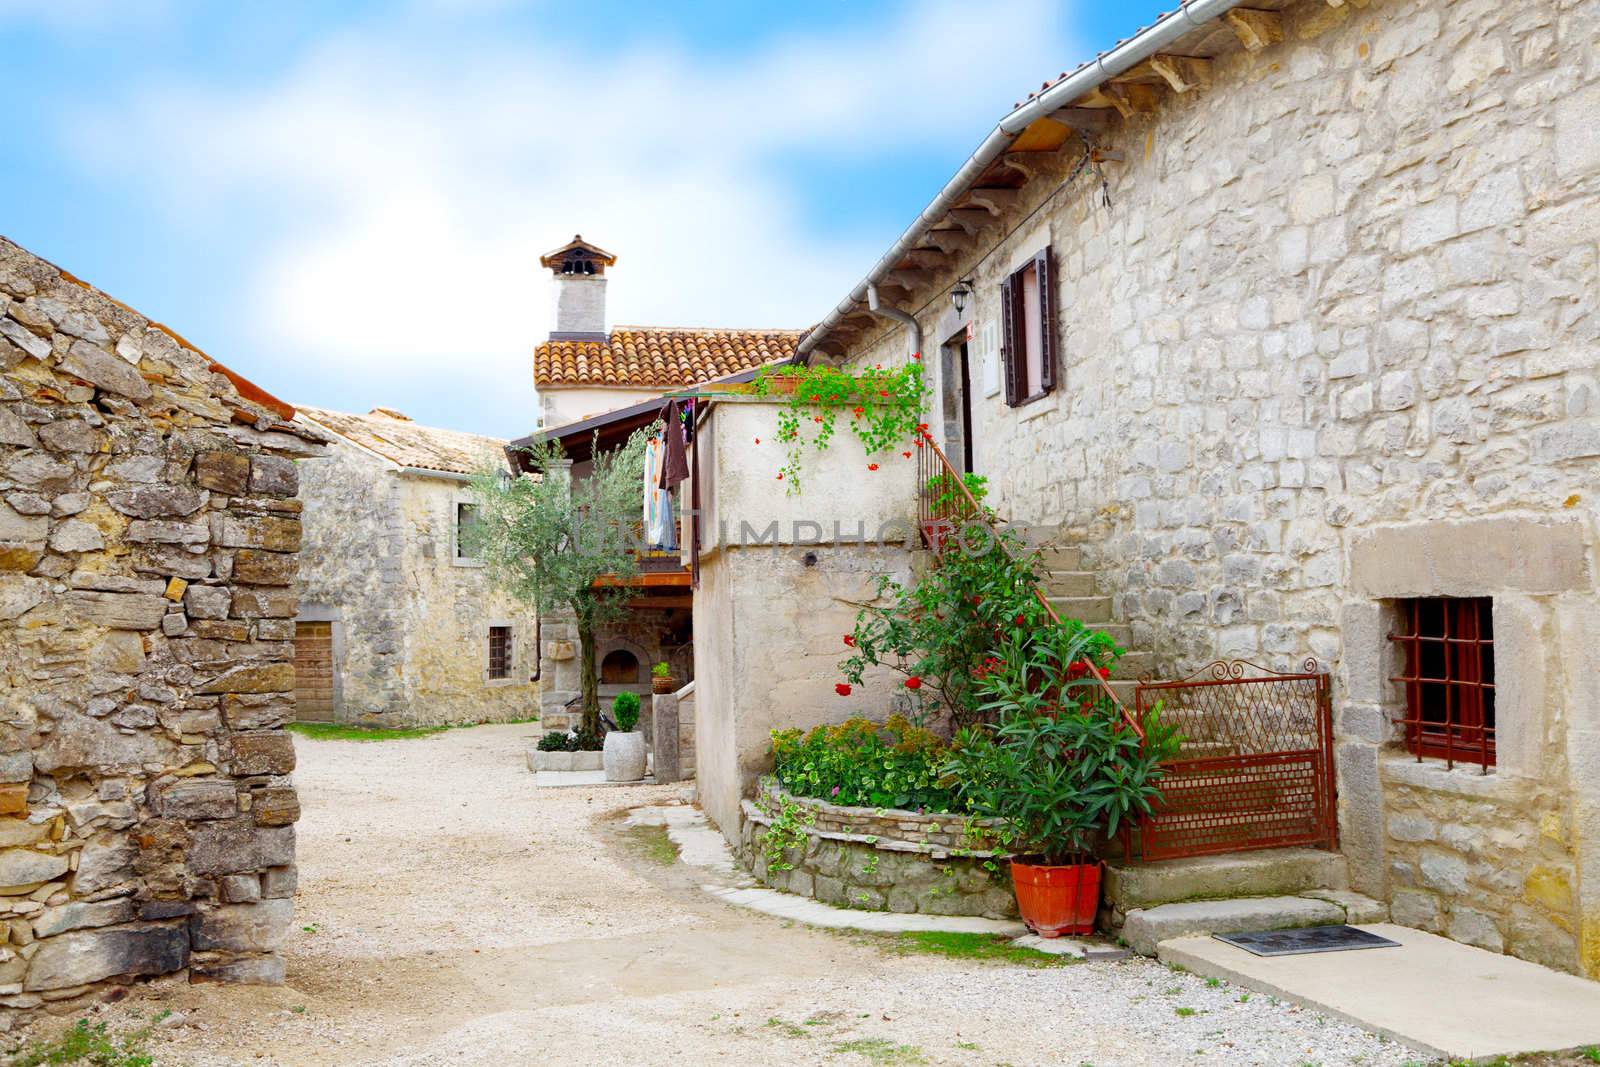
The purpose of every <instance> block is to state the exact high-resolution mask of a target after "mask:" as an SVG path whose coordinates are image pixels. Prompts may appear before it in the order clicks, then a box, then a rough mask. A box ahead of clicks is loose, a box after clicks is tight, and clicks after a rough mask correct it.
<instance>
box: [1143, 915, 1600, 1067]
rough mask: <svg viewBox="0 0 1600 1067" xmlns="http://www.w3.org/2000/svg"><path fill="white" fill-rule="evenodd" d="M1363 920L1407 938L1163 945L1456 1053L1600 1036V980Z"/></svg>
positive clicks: (1341, 1015) (1195, 968)
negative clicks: (1314, 944)
mask: <svg viewBox="0 0 1600 1067" xmlns="http://www.w3.org/2000/svg"><path fill="white" fill-rule="evenodd" d="M1362 929H1364V930H1370V931H1371V932H1372V933H1374V934H1377V935H1379V936H1380V937H1387V938H1388V939H1390V940H1391V941H1398V942H1399V943H1400V946H1401V947H1400V948H1378V949H1363V950H1360V951H1353V952H1320V953H1310V954H1303V955H1298V956H1268V957H1262V956H1252V955H1251V954H1250V953H1248V952H1245V951H1244V950H1243V949H1239V948H1235V947H1234V946H1232V945H1226V944H1223V943H1222V942H1221V941H1217V940H1215V939H1214V938H1210V937H1183V938H1177V939H1174V940H1169V941H1163V942H1162V943H1161V944H1160V945H1159V947H1158V952H1157V955H1158V957H1159V958H1160V960H1161V961H1162V962H1163V963H1167V964H1173V965H1177V966H1181V967H1184V968H1185V969H1187V970H1189V971H1192V972H1194V973H1195V974H1198V975H1201V976H1202V977H1206V978H1220V979H1222V980H1224V981H1227V982H1231V983H1233V984H1235V985H1238V986H1240V987H1242V988H1244V989H1250V990H1254V991H1255V992H1258V993H1263V994H1266V995H1268V996H1274V997H1279V998H1281V999H1283V1000H1287V1001H1291V1002H1293V1003H1295V1004H1300V1005H1303V1006H1304V1007H1308V1008H1312V1009H1314V1010H1316V1011H1320V1012H1323V1013H1325V1014H1328V1015H1331V1016H1333V1017H1335V1018H1338V1019H1343V1020H1345V1021H1346V1022H1350V1023H1354V1024H1355V1025H1357V1026H1360V1027H1363V1028H1364V1029H1367V1030H1371V1031H1373V1032H1375V1033H1379V1034H1383V1035H1385V1036H1386V1037H1390V1038H1393V1039H1394V1040H1396V1041H1399V1042H1401V1043H1402V1044H1405V1045H1409V1046H1410V1047H1412V1048H1414V1049H1417V1050H1418V1051H1420V1052H1422V1053H1424V1054H1425V1055H1428V1056H1437V1057H1439V1058H1441V1059H1448V1060H1450V1061H1451V1062H1457V1061H1464V1060H1478V1059H1487V1058H1490V1057H1498V1056H1516V1055H1518V1054H1521V1053H1528V1052H1547V1051H1554V1050H1559V1049H1571V1048H1579V1047H1583V1046H1587V1045H1592V1044H1596V1043H1600V982H1592V981H1589V980H1588V979H1585V978H1579V977H1577V976H1576V975H1570V974H1563V973H1561V972H1560V971H1553V970H1550V969H1549V968H1547V967H1541V966H1539V965H1538V964H1536V963H1529V962H1528V961H1526V960H1519V959H1517V958H1516V957H1514V956H1503V955H1501V954H1499V953H1496V952H1488V951H1486V950H1484V949H1480V948H1473V947H1472V946H1470V945H1463V944H1461V943H1459V942H1456V941H1451V940H1449V939H1448V938H1443V937H1440V936H1438V935H1437V934H1430V933H1427V932H1425V931H1422V930H1413V929H1411V928H1410V927H1406V926H1395V925H1392V924H1389V923H1375V924H1371V925H1363V926H1362Z"/></svg>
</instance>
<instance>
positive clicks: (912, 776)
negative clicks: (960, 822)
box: [772, 715, 963, 811]
mask: <svg viewBox="0 0 1600 1067" xmlns="http://www.w3.org/2000/svg"><path fill="white" fill-rule="evenodd" d="M772 753H773V758H774V770H775V772H776V775H777V778H778V782H779V784H780V785H782V786H783V788H784V789H786V790H787V791H788V792H790V793H791V794H793V795H795V796H802V797H816V798H817V799H819V800H825V801H827V802H828V803H830V804H843V805H846V806H849V807H869V808H906V809H911V810H916V809H919V808H920V809H924V810H927V811H960V810H963V809H962V808H961V807H959V806H958V802H957V799H956V794H955V791H954V783H952V782H948V781H946V780H945V779H944V773H943V770H942V768H943V766H944V764H945V763H946V762H947V761H948V759H949V757H950V748H949V746H948V745H947V744H946V743H945V742H944V741H943V740H942V739H941V738H939V737H938V735H936V734H934V733H933V732H932V731H929V730H924V729H921V728H920V727H916V726H913V725H911V723H909V722H907V721H906V719H905V718H904V717H903V716H900V715H895V716H893V717H891V718H890V719H889V721H888V722H886V723H884V724H883V725H882V726H879V725H877V724H876V723H872V722H869V721H867V720H866V719H863V718H860V717H859V716H858V717H856V718H854V719H850V720H848V721H846V722H843V723H840V724H839V725H837V726H818V727H816V728H815V729H813V730H811V731H810V732H809V733H805V734H802V733H801V732H800V731H799V730H774V731H773V732H772Z"/></svg>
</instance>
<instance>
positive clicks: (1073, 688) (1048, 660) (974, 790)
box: [945, 627, 1177, 937]
mask: <svg viewBox="0 0 1600 1067" xmlns="http://www.w3.org/2000/svg"><path fill="white" fill-rule="evenodd" d="M1087 647H1088V637H1087V636H1086V635H1085V633H1084V632H1083V631H1072V630H1070V629H1068V628H1066V627H1061V628H1055V629H1053V630H1052V631H1051V632H1050V633H1049V634H1046V635H1043V636H1042V637H1039V638H1036V639H1034V640H1031V641H1030V640H1027V639H1024V638H1014V639H1012V640H1010V641H1008V642H1007V643H1006V644H1005V646H1003V647H1002V648H1001V649H1000V650H998V651H999V652H1000V655H998V656H997V657H995V658H996V665H995V667H994V668H993V669H992V670H991V672H990V673H989V674H987V675H986V676H985V678H984V679H983V680H982V683H981V685H980V690H981V692H982V694H983V695H984V696H985V697H987V702H986V704H985V706H986V707H987V708H989V709H991V710H993V711H994V712H995V716H996V718H995V722H994V724H993V725H979V726H973V727H969V728H967V729H964V730H962V731H961V732H960V733H959V734H958V735H957V737H956V741H955V744H954V752H953V754H952V756H951V758H950V760H949V762H948V763H947V764H946V766H945V771H946V773H947V774H949V775H950V776H951V777H952V778H953V779H954V781H955V787H956V789H957V792H958V793H959V795H960V796H961V798H962V800H963V801H965V802H966V804H967V805H968V807H969V808H970V809H971V810H972V811H973V812H974V813H975V814H978V815H986V816H991V817H993V818H996V819H999V820H1000V821H1001V823H1002V825H1003V826H1004V828H1005V832H1006V834H1007V835H1008V838H1009V840H1008V842H1007V844H1008V847H1009V849H1010V851H1011V852H1012V853H1013V855H1012V859H1011V880H1012V884H1013V886H1014V888H1015V890H1016V894H1017V908H1018V910H1019V911H1020V912H1021V913H1022V920H1023V922H1025V923H1027V925H1028V928H1029V929H1031V930H1033V931H1034V932H1035V933H1037V934H1038V935H1040V936H1041V937H1060V936H1061V935H1062V934H1086V933H1090V932H1092V931H1093V930H1094V922H1095V913H1096V911H1097V909H1098V905H1099V901H1100V861H1099V859H1098V858H1097V857H1096V856H1095V854H1094V853H1095V849H1096V848H1097V847H1098V846H1099V845H1100V844H1101V842H1103V841H1104V840H1106V839H1107V838H1109V837H1111V836H1112V835H1114V834H1115V833H1116V832H1117V829H1118V827H1120V826H1122V825H1123V824H1124V823H1126V822H1128V821H1130V820H1132V819H1136V818H1139V817H1140V816H1143V815H1148V814H1149V813H1150V812H1151V809H1152V805H1153V804H1154V802H1155V800H1156V798H1157V796H1158V795H1159V785H1158V783H1159V780H1160V777H1161V763H1162V761H1163V760H1165V759H1168V758H1170V757H1171V756H1172V754H1173V753H1174V752H1175V750H1176V747H1177V741H1176V737H1175V735H1174V734H1173V732H1172V730H1171V729H1170V728H1167V727H1164V726H1162V725H1161V723H1160V722H1159V720H1158V718H1157V717H1156V716H1155V715H1154V714H1152V715H1151V716H1150V717H1149V718H1148V719H1147V720H1146V721H1145V723H1144V736H1143V737H1141V736H1140V734H1139V732H1138V731H1137V730H1135V729H1134V728H1133V726H1132V725H1130V724H1129V723H1128V722H1126V721H1125V720H1124V719H1123V718H1122V717H1121V715H1120V714H1119V713H1118V712H1117V711H1116V709H1115V708H1114V707H1113V706H1111V705H1110V703H1109V702H1108V701H1104V700H1103V699H1102V698H1101V697H1100V693H1101V690H1100V689H1099V687H1098V683H1097V681H1096V680H1095V679H1093V678H1089V677H1085V676H1084V675H1083V674H1082V673H1079V672H1074V671H1072V669H1071V668H1072V665H1073V664H1075V663H1078V662H1081V661H1082V656H1083V654H1084V652H1085V651H1086V649H1087Z"/></svg>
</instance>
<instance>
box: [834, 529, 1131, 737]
mask: <svg viewBox="0 0 1600 1067" xmlns="http://www.w3.org/2000/svg"><path fill="white" fill-rule="evenodd" d="M1040 567H1041V564H1040V560H1039V555H1038V553H1037V552H1032V551H1029V550H1027V548H1026V546H1025V545H1024V544H1023V543H1022V539H1021V538H1020V537H1018V536H1017V535H1016V534H1014V533H1011V532H1009V531H1003V532H1001V533H999V534H998V535H993V539H992V540H990V541H988V542H987V551H984V550H982V547H981V546H980V547H978V548H974V550H972V551H966V550H964V549H962V548H959V547H954V546H952V547H951V548H950V549H949V550H948V551H946V552H945V553H944V556H943V558H942V559H941V560H940V562H939V564H938V566H936V567H933V568H930V569H929V570H928V571H927V572H926V573H924V574H922V575H921V576H920V577H919V578H918V579H917V580H916V582H915V583H914V584H911V585H905V584H903V583H901V582H899V581H896V580H895V579H894V578H893V577H891V576H888V575H884V576H881V577H880V578H879V579H878V593H879V597H880V600H881V601H886V603H881V604H870V605H867V606H866V607H863V608H862V609H861V610H860V611H859V612H858V613H857V615H856V622H855V628H854V629H853V630H852V631H851V632H850V633H848V634H845V635H844V644H845V646H846V647H847V648H849V649H850V650H851V651H850V654H849V655H847V656H846V657H845V658H844V659H843V660H842V661H841V662H840V664H839V668H840V670H841V671H842V672H843V674H844V677H845V680H846V681H845V683H843V684H844V685H845V690H844V692H842V693H841V695H846V694H848V693H849V692H851V691H853V687H854V686H859V685H862V684H863V682H864V680H865V677H866V673H867V671H868V670H869V669H870V668H872V667H875V666H885V667H888V668H890V669H891V670H894V671H897V672H899V673H901V674H903V675H905V676H906V679H907V681H909V680H910V679H913V678H915V679H917V683H916V685H914V686H911V688H912V689H914V690H922V691H924V692H927V693H929V695H931V696H933V697H934V698H935V699H936V701H937V702H938V703H939V704H940V705H942V707H943V708H944V709H945V710H946V711H947V712H948V713H949V715H950V717H951V718H952V720H953V721H954V723H955V724H956V725H957V726H961V725H966V724H969V723H972V722H976V721H978V720H980V719H983V718H986V717H989V712H988V711H987V710H986V709H985V707H984V700H983V698H982V697H981V696H980V692H979V688H978V687H979V685H980V683H982V682H983V681H984V680H985V678H986V677H987V676H988V674H989V673H990V672H991V671H992V670H993V669H994V664H995V663H996V662H998V661H997V659H996V655H995V650H996V649H998V648H1000V647H1002V645H1003V644H1004V643H1005V642H1007V641H1008V640H1020V641H1021V642H1022V643H1023V644H1024V645H1025V646H1026V645H1027V644H1029V643H1031V642H1032V641H1034V640H1035V639H1038V638H1041V637H1043V636H1046V635H1049V634H1050V633H1052V632H1054V631H1057V630H1060V631H1062V632H1064V633H1066V634H1068V635H1071V636H1073V637H1078V636H1080V635H1081V637H1082V643H1083V647H1082V654H1081V656H1079V657H1077V659H1076V660H1074V661H1073V662H1074V663H1076V664H1077V667H1076V668H1075V669H1076V670H1077V671H1078V673H1079V675H1081V676H1083V677H1087V676H1088V675H1089V674H1090V673H1095V674H1100V675H1101V677H1104V676H1105V675H1106V674H1108V673H1109V671H1110V669H1111V667H1112V665H1113V664H1114V663H1115V662H1116V660H1117V657H1119V656H1121V655H1122V649H1121V648H1119V647H1118V646H1117V644H1116V642H1114V641H1113V640H1111V638H1110V637H1109V636H1107V635H1106V634H1105V633H1102V632H1101V631H1098V630H1090V629H1088V628H1087V627H1085V626H1084V624H1083V623H1081V622H1079V621H1077V620H1076V619H1068V620H1064V621H1063V622H1062V623H1061V625H1060V627H1057V626H1055V625H1054V624H1053V623H1051V621H1050V617H1049V616H1048V614H1046V612H1045V608H1044V605H1043V604H1042V603H1040V602H1039V598H1038V596H1037V595H1036V594H1035V592H1034V588H1035V586H1036V585H1037V583H1038V577H1039V571H1040ZM1102 672H1104V673H1102Z"/></svg>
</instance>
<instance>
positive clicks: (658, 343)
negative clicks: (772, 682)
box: [509, 237, 803, 728]
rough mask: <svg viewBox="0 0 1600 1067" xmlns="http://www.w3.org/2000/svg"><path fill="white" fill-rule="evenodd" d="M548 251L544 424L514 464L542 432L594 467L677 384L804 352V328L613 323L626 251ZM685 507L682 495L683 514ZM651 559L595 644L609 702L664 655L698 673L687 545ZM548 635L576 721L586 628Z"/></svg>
mask: <svg viewBox="0 0 1600 1067" xmlns="http://www.w3.org/2000/svg"><path fill="white" fill-rule="evenodd" d="M539 262H540V265H541V266H543V267H545V268H546V269H548V270H549V271H550V275H551V286H552V293H553V297H554V299H553V315H552V318H551V323H552V328H551V331H550V335H549V337H548V338H547V339H546V340H544V341H542V342H540V343H539V345H538V346H537V347H536V348H535V349H534V354H533V380H534V386H535V388H536V389H537V390H538V394H539V398H540V411H541V424H540V429H539V430H538V431H537V432H536V433H534V434H531V435H529V436H528V437H524V438H521V439H519V440H516V441H512V442H511V443H510V445H509V455H510V457H511V459H512V461H513V462H514V463H517V462H518V461H519V458H520V457H521V454H522V453H521V450H522V449H525V448H527V447H528V446H529V445H531V444H533V443H534V442H535V441H539V440H555V441H557V442H559V443H560V445H561V447H562V450H563V452H564V453H565V455H566V456H567V458H568V460H569V461H570V462H571V465H572V466H571V473H572V476H573V477H574V478H582V477H584V475H585V473H586V472H587V470H588V466H589V462H590V456H591V454H592V450H593V448H594V447H595V445H596V442H598V444H599V447H600V448H602V449H608V448H615V447H617V446H619V445H621V444H622V443H623V442H624V441H626V440H627V438H628V436H629V435H630V434H632V433H633V432H634V431H636V430H638V429H640V428H641V427H644V426H648V425H650V424H651V423H653V422H655V421H656V419H657V415H658V413H659V412H660V410H661V407H662V405H663V403H664V401H663V399H662V397H663V395H664V394H665V393H667V392H669V391H680V392H681V391H683V390H686V389H689V388H691V387H693V386H696V385H701V384H703V383H706V382H711V381H718V380H723V379H729V378H742V379H744V380H748V379H749V378H750V377H753V376H754V374H755V372H756V370H757V369H758V368H759V367H762V366H764V365H766V364H769V363H781V362H784V361H787V360H789V359H790V358H792V357H793V355H794V352H795V346H796V345H797V344H798V343H799V340H800V338H801V336H802V335H803V331H799V330H725V329H701V328H687V327H675V326H618V327H616V328H614V329H611V330H609V331H608V330H607V327H606V321H607V319H606V297H605V286H606V271H607V269H609V268H611V267H613V266H615V265H616V262H617V257H616V256H614V255H612V254H611V253H610V252H607V251H605V250H604V249H601V248H599V247H597V246H595V245H593V244H590V243H589V242H587V241H584V240H583V238H582V237H574V238H573V239H572V241H570V242H569V243H567V244H566V245H563V246H562V247H561V248H558V249H556V250H555V251H553V252H550V253H548V254H546V255H545V256H543V257H541V258H540V261H539ZM642 490H643V487H642V486H641V497H640V507H641V513H642V510H643V495H642ZM682 510H683V508H682V502H681V501H680V502H679V504H678V506H677V512H676V513H678V514H681V513H682ZM640 569H641V571H642V573H641V574H639V575H638V576H637V577H635V578H634V579H631V582H632V584H633V585H635V586H636V587H637V588H638V595H637V596H636V597H635V598H634V600H633V601H632V603H631V604H630V605H629V617H628V618H627V619H626V620H625V621H623V622H621V623H618V624H616V625H613V626H608V627H606V628H604V630H603V631H602V632H601V634H600V635H599V644H598V647H597V648H596V650H595V663H596V666H597V670H598V671H599V674H600V677H599V679H598V682H599V685H600V696H601V699H602V703H603V704H604V705H606V706H609V704H610V700H611V698H612V697H613V696H615V695H616V694H617V693H620V692H622V691H624V690H628V691H632V692H636V693H639V694H641V695H647V694H648V693H649V692H650V668H651V666H652V665H654V664H656V663H661V662H665V663H667V664H668V665H669V666H671V668H672V672H673V676H674V677H675V678H676V679H677V680H678V681H680V682H686V681H690V680H692V679H693V678H694V650H693V625H692V616H691V611H690V609H691V606H692V597H691V594H690V581H691V579H690V574H689V571H688V567H687V564H686V560H685V559H683V558H680V554H679V553H678V552H677V551H670V552H654V553H646V554H645V555H644V556H642V557H641V558H640ZM543 638H544V639H543V642H542V644H541V646H540V652H541V663H540V668H539V670H540V674H541V675H542V676H543V677H544V678H545V680H546V686H545V689H544V694H543V697H542V700H541V704H542V708H541V712H540V714H541V718H542V720H543V721H544V723H545V724H546V725H547V726H550V727H552V728H564V727H566V726H568V725H569V724H570V722H572V721H574V720H573V715H572V710H571V709H572V708H573V707H575V703H574V702H575V701H577V700H578V699H579V698H580V695H581V683H580V677H579V675H580V671H579V659H578V655H577V650H576V642H577V631H576V627H574V626H573V625H572V624H571V623H570V621H567V620H564V619H561V618H551V619H548V620H546V625H545V627H544V634H543ZM646 706H647V707H648V700H647V701H646ZM647 714H648V713H647Z"/></svg>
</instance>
